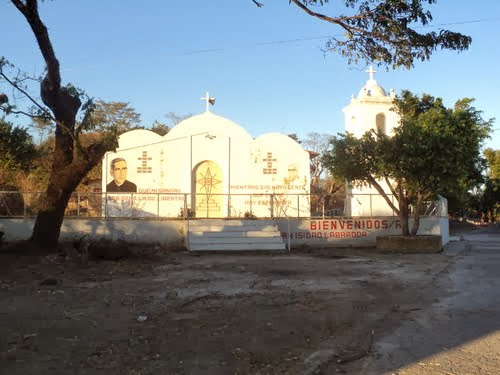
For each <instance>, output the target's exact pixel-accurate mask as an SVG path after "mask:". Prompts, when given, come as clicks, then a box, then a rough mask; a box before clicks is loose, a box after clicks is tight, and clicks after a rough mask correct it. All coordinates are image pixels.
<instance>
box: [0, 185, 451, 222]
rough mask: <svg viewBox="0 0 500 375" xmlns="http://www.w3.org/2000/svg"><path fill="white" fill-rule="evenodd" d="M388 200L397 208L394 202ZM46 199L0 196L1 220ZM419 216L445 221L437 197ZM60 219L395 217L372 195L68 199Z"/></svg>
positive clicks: (31, 212)
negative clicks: (437, 217) (433, 217)
mask: <svg viewBox="0 0 500 375" xmlns="http://www.w3.org/2000/svg"><path fill="white" fill-rule="evenodd" d="M388 198H389V199H390V200H391V201H392V202H393V203H394V205H395V206H396V207H397V201H396V199H395V198H394V197H393V196H391V195H389V196H388ZM44 199H45V193H39V192H15V191H0V216H2V217H34V216H36V214H37V212H38V210H39V209H40V208H41V207H42V204H43V203H44ZM421 214H422V215H424V216H440V217H447V214H448V210H447V202H446V199H445V198H442V197H440V198H439V199H438V200H436V201H432V202H426V203H425V204H424V206H423V209H422V212H421ZM65 216H67V217H76V218H103V217H110V218H112V217H113V218H248V219H252V218H309V217H313V218H318V217H321V218H323V217H377V216H397V215H396V213H395V212H394V210H393V209H392V208H391V207H390V206H389V205H388V203H387V202H386V200H385V199H384V198H383V197H381V196H380V195H376V194H348V195H338V194H321V195H320V194H318V195H315V194H211V195H208V194H174V193H73V194H72V195H71V198H70V200H69V202H68V206H67V208H66V212H65Z"/></svg>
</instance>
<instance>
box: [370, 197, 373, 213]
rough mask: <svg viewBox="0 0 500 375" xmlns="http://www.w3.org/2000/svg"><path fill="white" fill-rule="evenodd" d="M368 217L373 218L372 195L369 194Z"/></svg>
mask: <svg viewBox="0 0 500 375" xmlns="http://www.w3.org/2000/svg"><path fill="white" fill-rule="evenodd" d="M370 217H373V207H372V195H371V194H370Z"/></svg>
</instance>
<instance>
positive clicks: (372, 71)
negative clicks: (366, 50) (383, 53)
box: [366, 65, 377, 81]
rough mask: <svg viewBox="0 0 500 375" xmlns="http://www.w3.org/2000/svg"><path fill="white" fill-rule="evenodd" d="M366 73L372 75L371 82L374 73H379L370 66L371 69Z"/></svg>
mask: <svg viewBox="0 0 500 375" xmlns="http://www.w3.org/2000/svg"><path fill="white" fill-rule="evenodd" d="M366 73H370V81H373V73H377V71H376V70H373V66H371V65H370V68H369V69H368V70H366Z"/></svg>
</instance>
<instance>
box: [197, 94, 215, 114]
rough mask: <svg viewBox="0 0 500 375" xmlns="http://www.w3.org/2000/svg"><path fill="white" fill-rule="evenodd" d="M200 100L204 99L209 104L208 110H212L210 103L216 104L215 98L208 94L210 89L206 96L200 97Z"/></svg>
mask: <svg viewBox="0 0 500 375" xmlns="http://www.w3.org/2000/svg"><path fill="white" fill-rule="evenodd" d="M200 100H204V101H205V102H206V105H207V108H206V111H207V112H210V105H209V104H212V105H214V104H215V98H211V97H210V95H209V94H208V91H207V94H206V96H205V97H203V98H200Z"/></svg>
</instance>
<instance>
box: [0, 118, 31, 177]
mask: <svg viewBox="0 0 500 375" xmlns="http://www.w3.org/2000/svg"><path fill="white" fill-rule="evenodd" d="M36 154H37V152H36V148H35V145H34V143H33V140H32V138H31V136H30V135H29V133H28V131H27V130H26V129H24V128H21V127H18V126H14V125H13V124H12V123H11V122H8V121H6V120H5V118H0V155H1V158H0V183H1V182H4V181H3V179H4V176H5V175H6V174H8V173H9V172H13V171H17V170H27V169H28V168H29V167H30V165H31V163H32V161H33V159H34V158H35V156H36Z"/></svg>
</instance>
